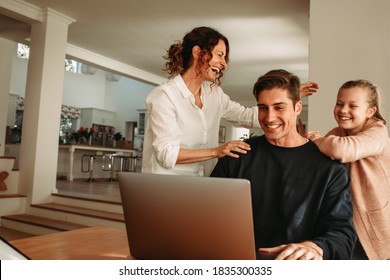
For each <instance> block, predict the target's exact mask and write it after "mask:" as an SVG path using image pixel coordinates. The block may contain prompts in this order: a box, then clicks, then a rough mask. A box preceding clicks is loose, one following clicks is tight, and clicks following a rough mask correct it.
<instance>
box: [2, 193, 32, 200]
mask: <svg viewBox="0 0 390 280" xmlns="http://www.w3.org/2000/svg"><path fill="white" fill-rule="evenodd" d="M15 197H27V196H26V195H23V194H0V199H1V198H15Z"/></svg>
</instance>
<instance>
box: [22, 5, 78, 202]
mask: <svg viewBox="0 0 390 280" xmlns="http://www.w3.org/2000/svg"><path fill="white" fill-rule="evenodd" d="M72 21H73V20H72V19H70V18H68V17H66V16H64V15H61V14H59V13H57V12H56V11H54V10H52V9H47V10H46V12H45V13H44V18H43V21H42V22H39V23H36V24H32V31H31V44H30V59H29V64H28V72H27V84H26V98H25V108H24V113H23V133H22V143H21V147H20V165H19V170H20V178H19V186H20V190H21V192H22V193H26V194H28V197H31V201H30V202H31V203H42V202H48V201H50V200H51V193H52V191H53V190H55V186H56V172H57V158H58V137H59V124H60V117H61V101H62V92H63V81H64V59H65V49H66V42H67V34H68V25H69V24H70V23H71V22H72Z"/></svg>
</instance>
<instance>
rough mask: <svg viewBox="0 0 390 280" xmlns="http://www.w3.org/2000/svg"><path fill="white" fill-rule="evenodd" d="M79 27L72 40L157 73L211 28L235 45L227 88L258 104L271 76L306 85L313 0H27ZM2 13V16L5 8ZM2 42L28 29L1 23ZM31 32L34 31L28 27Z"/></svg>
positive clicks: (74, 28) (225, 82) (74, 29)
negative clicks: (177, 48)
mask: <svg viewBox="0 0 390 280" xmlns="http://www.w3.org/2000/svg"><path fill="white" fill-rule="evenodd" d="M26 2H29V3H31V4H34V5H36V6H39V7H42V8H44V7H50V8H52V9H54V10H56V11H58V12H60V13H62V14H65V15H67V16H69V17H71V18H73V19H75V20H76V21H75V22H74V23H72V24H71V25H70V27H69V34H68V42H69V43H70V44H72V45H75V46H78V47H81V48H84V49H88V50H91V51H93V52H95V53H98V54H101V55H103V56H106V57H109V58H112V59H115V60H117V61H120V62H123V63H125V64H128V65H131V66H133V67H136V68H139V69H142V70H144V71H147V72H150V73H152V74H155V75H159V76H162V77H165V74H164V73H163V72H162V71H161V69H162V68H163V66H164V63H165V60H164V59H163V58H162V56H163V55H164V54H165V50H166V49H168V48H169V46H170V45H171V44H172V43H173V41H174V40H180V39H182V37H183V35H184V34H185V33H186V32H188V31H190V30H191V29H192V28H194V27H196V26H211V27H214V28H216V29H218V30H219V31H220V32H221V33H223V34H224V35H225V36H226V37H227V38H228V39H229V42H230V49H231V51H230V65H229V70H228V71H227V72H226V75H225V76H224V80H223V83H222V87H223V89H224V90H225V92H226V93H227V94H229V95H230V96H231V98H232V99H234V100H245V99H248V100H250V99H252V98H253V97H252V94H251V92H252V86H253V84H254V82H255V81H256V80H257V78H258V77H259V76H260V75H261V74H264V73H265V72H266V71H268V70H271V69H276V68H284V69H287V70H289V71H292V72H293V73H295V74H297V75H298V76H299V77H300V78H301V79H302V81H306V80H307V79H308V53H309V2H310V0H243V1H238V0H214V1H210V0H196V1H185V0H181V1H178V0H164V1H157V0H111V1H97V0H26ZM0 13H1V10H0ZM1 18H2V17H0V23H1V28H0V37H8V38H10V37H11V36H10V35H9V34H10V33H12V32H14V33H15V32H19V33H21V31H19V30H20V29H22V30H23V28H24V31H26V26H25V25H20V24H19V23H18V22H16V21H15V22H13V21H11V22H10V21H8V23H6V22H5V21H4V18H2V19H3V21H1ZM27 30H28V28H27Z"/></svg>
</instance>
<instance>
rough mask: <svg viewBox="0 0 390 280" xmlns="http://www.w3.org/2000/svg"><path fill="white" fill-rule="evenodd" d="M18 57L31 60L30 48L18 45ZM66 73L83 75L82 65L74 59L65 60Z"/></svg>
mask: <svg viewBox="0 0 390 280" xmlns="http://www.w3.org/2000/svg"><path fill="white" fill-rule="evenodd" d="M17 55H18V57H19V58H22V59H29V57H30V47H29V46H27V45H24V44H20V43H18V50H17ZM64 68H65V71H68V72H72V73H75V74H81V63H80V62H77V61H75V60H72V59H65V66H64Z"/></svg>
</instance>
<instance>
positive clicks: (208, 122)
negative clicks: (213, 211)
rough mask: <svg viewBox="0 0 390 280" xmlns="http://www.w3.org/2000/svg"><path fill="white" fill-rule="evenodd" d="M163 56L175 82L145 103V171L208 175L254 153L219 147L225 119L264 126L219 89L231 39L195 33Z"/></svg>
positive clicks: (241, 145)
mask: <svg viewBox="0 0 390 280" xmlns="http://www.w3.org/2000/svg"><path fill="white" fill-rule="evenodd" d="M164 58H165V59H166V60H167V62H166V67H165V69H164V70H165V71H166V72H167V73H168V74H169V77H170V80H168V81H167V82H166V83H164V84H162V85H160V86H158V87H157V88H155V89H154V90H153V91H152V92H151V93H150V94H149V96H148V97H147V99H146V107H147V111H148V114H149V118H148V122H147V125H146V130H145V136H144V144H143V160H142V162H143V163H142V172H145V173H162V174H176V175H192V176H209V174H210V173H211V171H212V169H213V167H214V165H215V163H216V160H217V159H218V158H221V157H224V156H231V157H234V158H237V157H239V155H238V154H239V153H244V154H245V153H246V152H247V151H249V150H250V147H249V145H248V144H246V143H245V142H243V141H241V140H233V141H229V142H227V143H225V144H223V145H221V146H218V131H219V125H220V120H221V118H224V119H226V120H228V121H230V122H232V123H234V124H235V125H237V126H244V127H247V128H251V127H260V126H259V124H258V120H257V108H256V107H253V108H245V107H243V106H241V105H240V104H238V103H236V102H233V101H231V100H230V98H229V96H228V95H226V94H225V93H224V92H223V90H222V88H221V87H220V85H221V78H222V76H223V73H224V71H225V70H226V68H227V66H228V62H229V41H228V39H227V38H226V37H225V36H224V35H222V34H221V33H219V32H218V31H217V30H215V29H213V28H210V27H197V28H195V29H193V30H192V31H191V32H189V33H187V34H186V35H185V36H184V38H183V40H182V42H180V41H178V42H176V43H174V44H173V45H171V47H170V49H169V50H168V52H167V55H166V56H165V57H164ZM304 90H305V91H306V92H309V91H310V87H306V88H305V89H304ZM237 153H238V154H237Z"/></svg>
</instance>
